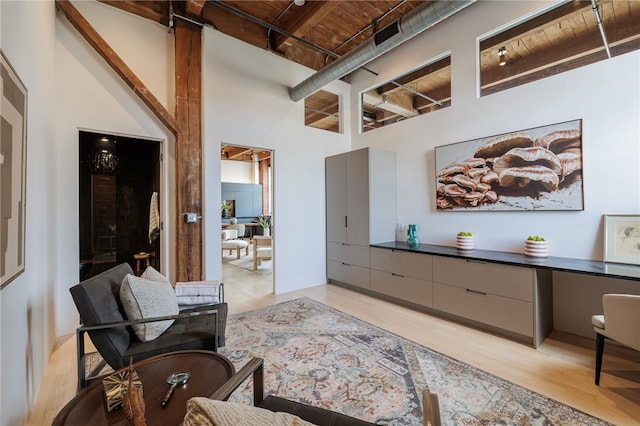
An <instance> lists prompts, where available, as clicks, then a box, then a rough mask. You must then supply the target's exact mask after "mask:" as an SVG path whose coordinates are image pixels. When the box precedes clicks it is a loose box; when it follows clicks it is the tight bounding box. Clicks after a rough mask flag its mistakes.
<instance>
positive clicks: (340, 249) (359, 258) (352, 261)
mask: <svg viewBox="0 0 640 426" xmlns="http://www.w3.org/2000/svg"><path fill="white" fill-rule="evenodd" d="M327 260H334V261H336V262H342V263H348V264H349V265H357V266H363V267H365V268H368V267H369V247H367V246H356V245H353V244H342V243H331V242H328V243H327Z"/></svg>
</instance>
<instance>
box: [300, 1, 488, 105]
mask: <svg viewBox="0 0 640 426" xmlns="http://www.w3.org/2000/svg"><path fill="white" fill-rule="evenodd" d="M475 1H476V0H465V1H436V2H430V3H425V4H424V5H422V6H418V7H417V8H415V9H413V10H412V11H411V12H409V13H407V14H406V15H405V16H403V17H401V18H400V19H398V20H397V21H395V22H394V23H392V24H391V25H389V26H387V27H385V28H383V29H382V30H380V31H378V32H377V33H375V34H374V35H373V37H371V38H369V39H368V40H367V41H365V42H364V43H362V44H360V45H359V46H358V47H356V48H355V49H353V50H351V51H350V52H349V53H347V54H346V55H343V56H341V57H340V58H339V59H337V60H336V61H334V62H332V63H331V64H329V65H327V66H326V67H324V68H323V69H321V70H320V71H318V72H316V73H315V74H313V75H312V76H310V77H309V78H307V79H306V80H304V81H303V82H301V83H300V84H298V85H297V86H295V87H292V88H291V89H290V90H289V97H290V98H291V99H292V100H293V101H295V102H297V101H299V100H301V99H304V98H305V97H307V96H308V95H310V94H312V93H313V92H315V91H316V90H318V89H320V88H321V87H323V86H324V85H326V84H327V83H330V82H332V81H334V80H337V79H339V78H342V77H344V76H345V75H347V74H349V73H350V72H353V71H355V70H356V69H358V68H360V67H361V66H363V65H364V64H366V63H368V62H370V61H372V60H373V59H375V58H377V57H378V56H380V55H382V54H383V53H386V52H388V51H389V50H391V49H393V48H395V47H396V46H398V45H400V44H401V43H404V42H405V41H407V40H409V39H410V38H412V37H414V36H416V35H418V34H419V33H421V32H423V31H424V30H426V29H428V28H430V27H432V26H434V25H436V24H437V23H439V22H442V21H444V20H445V19H447V18H449V17H450V16H452V15H453V14H455V13H457V12H459V11H460V10H462V9H464V8H466V7H467V6H469V5H471V4H473V3H475Z"/></svg>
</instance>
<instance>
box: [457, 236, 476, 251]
mask: <svg viewBox="0 0 640 426" xmlns="http://www.w3.org/2000/svg"><path fill="white" fill-rule="evenodd" d="M456 248H457V249H458V250H473V235H456Z"/></svg>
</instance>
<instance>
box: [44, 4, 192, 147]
mask: <svg viewBox="0 0 640 426" xmlns="http://www.w3.org/2000/svg"><path fill="white" fill-rule="evenodd" d="M56 6H57V7H58V9H59V10H61V11H62V12H63V13H64V14H65V16H66V17H67V19H68V20H69V22H70V23H71V25H73V26H74V28H75V29H76V30H78V32H79V33H80V34H81V35H82V36H83V37H84V39H85V40H86V41H87V42H88V43H89V44H90V45H91V47H93V49H94V50H95V51H96V52H97V53H98V54H99V55H100V56H102V58H103V59H104V60H105V61H106V62H107V64H109V66H110V67H111V68H112V69H113V70H114V71H115V72H116V73H117V74H118V75H119V76H120V78H122V80H123V81H124V82H125V83H126V84H127V85H128V86H129V87H130V88H131V89H133V92H134V93H135V94H136V95H137V96H138V97H139V98H140V99H141V100H142V102H144V104H145V105H147V106H148V107H149V108H150V109H151V112H153V113H154V114H155V116H156V117H158V119H159V120H160V121H161V122H162V124H164V125H165V127H166V128H167V129H168V130H169V131H170V132H171V133H173V134H174V135H178V134H179V133H180V127H179V125H178V122H177V121H176V120H175V119H174V118H173V116H172V115H171V114H169V111H167V109H166V108H165V107H164V106H163V105H162V104H161V103H160V101H159V100H158V99H157V98H156V97H155V96H153V94H152V93H151V92H150V91H149V89H148V88H147V87H146V86H145V85H144V83H142V81H141V80H140V79H139V78H138V77H137V76H136V75H135V73H134V72H133V71H132V70H131V68H129V67H128V66H127V64H125V62H124V61H123V60H122V58H120V56H118V54H117V53H116V52H115V51H114V50H113V49H112V48H111V46H109V44H108V43H107V42H106V41H105V40H104V39H103V38H102V37H101V36H100V34H98V32H97V31H96V30H95V29H94V28H93V27H92V26H91V24H89V22H88V21H87V20H86V19H84V17H83V16H82V14H81V13H80V12H79V11H78V9H76V8H75V7H74V6H73V5H72V4H71V2H70V1H69V0H56Z"/></svg>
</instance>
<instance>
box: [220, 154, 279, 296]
mask: <svg viewBox="0 0 640 426" xmlns="http://www.w3.org/2000/svg"><path fill="white" fill-rule="evenodd" d="M273 154H274V153H273V151H272V150H270V149H264V148H256V147H246V146H238V145H231V144H226V143H222V144H221V151H220V158H221V165H220V170H221V204H220V206H221V210H220V214H221V222H222V229H223V230H227V231H228V230H232V234H229V233H228V232H223V233H222V235H223V240H225V239H226V238H238V239H243V240H244V241H246V242H247V243H248V246H246V248H243V249H242V250H228V249H223V250H222V280H223V282H224V283H225V292H227V294H229V295H232V294H233V295H234V300H237V298H238V297H240V298H241V297H243V296H246V297H247V298H248V299H251V298H253V299H255V298H260V297H262V296H264V295H267V294H273V292H274V282H273V264H274V258H273V253H274V250H273V246H274V244H273V243H274V239H273V235H274V233H273V232H271V231H272V230H273V227H272V226H270V225H271V224H272V223H273V213H274V211H273V176H272V164H273ZM261 219H262V220H261ZM263 225H269V226H267V227H264V226H263ZM235 232H238V233H239V235H237V237H235V236H233V234H234V233H235ZM229 235H231V237H229ZM234 244H241V245H242V247H244V243H233V242H229V241H227V242H226V244H225V241H223V244H222V245H223V247H225V246H233V245H234Z"/></svg>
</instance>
